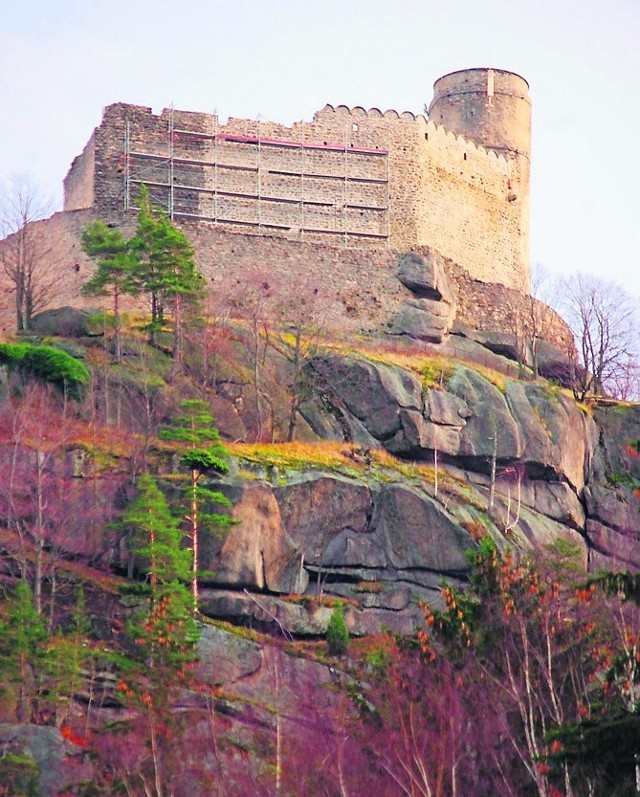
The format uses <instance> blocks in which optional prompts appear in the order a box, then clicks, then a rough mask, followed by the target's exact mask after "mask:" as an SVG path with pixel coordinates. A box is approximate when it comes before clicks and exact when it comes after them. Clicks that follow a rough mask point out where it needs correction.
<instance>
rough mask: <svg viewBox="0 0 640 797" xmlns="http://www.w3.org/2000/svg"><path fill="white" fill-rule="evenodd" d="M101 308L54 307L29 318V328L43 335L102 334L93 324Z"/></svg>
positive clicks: (69, 336) (75, 335) (66, 336)
mask: <svg viewBox="0 0 640 797" xmlns="http://www.w3.org/2000/svg"><path fill="white" fill-rule="evenodd" d="M101 313H102V311H101V310H95V309H87V308H82V309H81V308H79V307H56V308H55V309H53V310H45V311H44V312H42V313H38V314H37V315H35V316H34V317H33V318H32V320H31V329H32V331H33V332H35V333H36V335H41V336H43V337H64V338H86V337H89V336H91V335H102V328H101V327H100V328H98V327H97V326H96V324H95V319H96V317H97V316H99V315H101Z"/></svg>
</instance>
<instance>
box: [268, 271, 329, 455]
mask: <svg viewBox="0 0 640 797" xmlns="http://www.w3.org/2000/svg"><path fill="white" fill-rule="evenodd" d="M335 312H336V302H335V300H334V299H332V298H331V297H330V296H329V294H328V293H327V292H326V291H325V290H324V288H323V287H322V285H321V284H320V282H319V281H317V280H315V279H313V278H311V277H308V276H304V275H299V276H298V277H297V278H296V279H294V280H293V281H292V282H291V283H289V284H288V285H287V286H286V287H283V288H281V290H280V291H279V292H278V296H277V301H276V312H275V317H276V321H277V323H276V327H275V330H274V332H273V339H274V340H275V342H276V343H277V344H278V350H279V351H280V353H281V354H282V355H283V356H284V357H285V359H287V360H288V361H289V363H291V378H290V384H289V386H288V387H289V393H290V396H291V399H290V403H289V423H288V430H287V441H288V442H289V443H291V442H292V441H293V440H294V439H295V435H296V426H297V421H298V409H299V407H300V404H301V402H302V401H303V400H304V399H305V397H306V394H307V393H308V391H309V385H308V383H307V382H308V380H307V379H306V378H305V371H304V366H305V364H306V363H307V362H308V361H309V359H310V358H312V357H313V356H315V355H316V354H318V352H319V350H320V347H321V342H322V340H323V338H324V337H325V334H326V330H327V326H328V324H329V322H330V320H331V318H332V317H333V315H334V314H335Z"/></svg>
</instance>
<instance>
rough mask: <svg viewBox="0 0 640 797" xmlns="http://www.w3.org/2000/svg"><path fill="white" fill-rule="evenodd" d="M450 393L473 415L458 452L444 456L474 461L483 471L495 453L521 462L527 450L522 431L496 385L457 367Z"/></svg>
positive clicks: (448, 387) (466, 424) (452, 451)
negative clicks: (523, 453) (520, 457)
mask: <svg viewBox="0 0 640 797" xmlns="http://www.w3.org/2000/svg"><path fill="white" fill-rule="evenodd" d="M447 392H448V393H451V394H452V395H454V396H456V397H457V398H458V399H460V400H461V401H462V402H464V404H465V405H466V407H468V409H469V410H470V415H469V417H468V418H467V419H466V423H465V425H464V427H463V428H462V429H461V430H460V435H459V442H458V446H457V450H446V451H445V452H444V453H447V454H450V455H452V456H456V455H457V456H460V457H463V458H464V460H465V461H466V460H471V463H475V465H474V467H480V468H481V469H484V470H486V469H487V468H488V467H489V463H490V461H491V459H492V458H493V456H494V454H495V456H496V459H497V460H499V461H510V460H515V459H518V457H519V456H520V455H521V453H522V451H523V448H524V446H523V441H522V439H521V433H520V429H519V428H518V424H517V423H516V421H515V420H514V418H513V416H512V415H511V412H510V411H509V406H508V405H507V402H506V398H505V396H504V395H503V393H502V392H501V391H500V390H499V389H498V388H497V387H496V386H495V385H493V384H491V382H489V380H488V379H485V377H483V376H482V375H481V374H479V373H478V372H477V371H474V370H472V369H471V368H466V367H464V366H458V367H457V368H456V370H455V373H454V375H453V376H452V378H451V379H450V380H449V382H448V384H447Z"/></svg>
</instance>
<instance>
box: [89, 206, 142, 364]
mask: <svg viewBox="0 0 640 797" xmlns="http://www.w3.org/2000/svg"><path fill="white" fill-rule="evenodd" d="M82 248H83V249H84V251H85V252H86V253H87V254H88V255H89V257H92V258H95V259H97V261H98V268H97V270H96V273H95V274H94V275H93V277H91V279H89V280H88V281H87V282H85V284H84V285H83V286H82V292H83V293H84V294H85V295H87V296H109V295H111V296H112V297H113V322H114V329H115V333H114V346H115V358H116V362H120V361H121V359H122V342H121V337H122V336H121V319H120V297H121V296H123V295H124V294H135V293H136V292H137V288H136V285H135V282H134V279H133V275H134V268H135V263H136V254H135V253H134V251H133V250H132V247H131V242H130V241H128V240H127V239H126V238H125V237H124V236H123V234H122V233H121V232H120V230H116V229H113V228H111V227H109V226H107V225H106V224H105V223H104V222H103V221H94V222H92V223H91V224H88V225H87V226H86V227H85V228H84V230H83V231H82Z"/></svg>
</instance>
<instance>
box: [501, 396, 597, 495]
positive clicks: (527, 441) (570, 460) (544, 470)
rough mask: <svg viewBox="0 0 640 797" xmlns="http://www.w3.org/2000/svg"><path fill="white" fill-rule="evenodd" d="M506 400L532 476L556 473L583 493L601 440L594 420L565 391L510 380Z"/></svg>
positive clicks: (525, 461) (522, 457) (523, 457)
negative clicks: (588, 469)
mask: <svg viewBox="0 0 640 797" xmlns="http://www.w3.org/2000/svg"><path fill="white" fill-rule="evenodd" d="M506 399H507V404H508V406H509V409H510V411H511V413H512V415H513V417H514V419H515V420H516V422H517V424H518V427H519V429H520V436H521V440H522V441H523V449H522V453H521V459H522V461H523V462H524V463H525V464H526V465H527V466H528V472H529V474H530V475H536V472H537V473H538V474H539V475H545V474H549V473H553V474H554V475H555V476H560V477H562V478H565V479H566V480H567V481H568V482H569V484H571V485H572V486H573V487H574V489H575V490H576V491H577V492H581V491H582V488H583V487H584V483H585V475H586V471H585V468H586V464H587V462H588V461H589V459H590V456H591V452H592V451H593V449H594V447H595V442H596V437H597V432H596V428H595V425H594V424H593V421H592V419H591V418H590V417H589V416H588V415H586V414H585V413H583V412H582V411H581V410H580V409H579V407H578V406H577V405H576V403H575V402H574V401H573V400H571V399H569V398H568V397H567V396H565V395H563V394H562V393H561V392H556V393H549V392H548V391H547V390H545V388H543V387H541V386H539V385H535V384H530V383H523V382H512V381H508V382H507V383H506Z"/></svg>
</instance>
